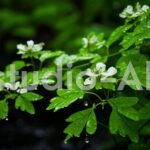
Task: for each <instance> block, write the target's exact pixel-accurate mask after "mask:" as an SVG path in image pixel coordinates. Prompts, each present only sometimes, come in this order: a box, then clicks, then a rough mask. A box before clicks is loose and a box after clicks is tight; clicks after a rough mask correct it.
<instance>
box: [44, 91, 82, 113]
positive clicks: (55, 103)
mask: <svg viewBox="0 0 150 150" xmlns="http://www.w3.org/2000/svg"><path fill="white" fill-rule="evenodd" d="M57 93H58V96H57V97H54V98H53V99H51V101H50V105H49V106H48V108H47V110H51V109H54V111H57V110H59V109H62V108H64V107H68V106H69V105H70V104H72V103H73V102H75V101H76V100H78V99H82V98H83V96H84V92H83V91H81V90H66V89H59V90H58V91H57Z"/></svg>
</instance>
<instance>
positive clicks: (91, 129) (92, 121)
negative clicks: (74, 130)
mask: <svg viewBox="0 0 150 150" xmlns="http://www.w3.org/2000/svg"><path fill="white" fill-rule="evenodd" d="M96 129H97V120H96V115H95V113H94V110H92V112H91V113H90V115H89V118H88V121H87V124H86V132H87V133H89V134H94V133H95V132H96Z"/></svg>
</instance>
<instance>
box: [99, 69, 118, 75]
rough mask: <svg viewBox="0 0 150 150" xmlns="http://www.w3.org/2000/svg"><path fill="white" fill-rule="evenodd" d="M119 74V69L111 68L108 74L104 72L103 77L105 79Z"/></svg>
mask: <svg viewBox="0 0 150 150" xmlns="http://www.w3.org/2000/svg"><path fill="white" fill-rule="evenodd" d="M116 73H117V69H116V68H115V67H110V68H109V69H108V70H107V71H106V72H103V73H102V75H103V76H104V77H105V76H106V77H109V76H113V75H115V74H116Z"/></svg>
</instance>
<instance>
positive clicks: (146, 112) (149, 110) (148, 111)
mask: <svg viewBox="0 0 150 150" xmlns="http://www.w3.org/2000/svg"><path fill="white" fill-rule="evenodd" d="M139 114H140V118H141V119H150V103H148V104H146V105H145V106H144V107H143V108H141V109H140V111H139Z"/></svg>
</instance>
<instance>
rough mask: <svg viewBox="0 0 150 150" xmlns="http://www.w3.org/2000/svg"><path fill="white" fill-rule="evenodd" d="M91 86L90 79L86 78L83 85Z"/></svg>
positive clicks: (91, 81)
mask: <svg viewBox="0 0 150 150" xmlns="http://www.w3.org/2000/svg"><path fill="white" fill-rule="evenodd" d="M91 84H93V80H92V78H87V79H85V81H84V85H91Z"/></svg>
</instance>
